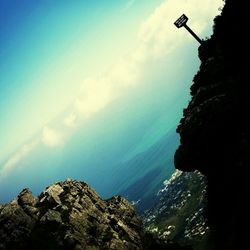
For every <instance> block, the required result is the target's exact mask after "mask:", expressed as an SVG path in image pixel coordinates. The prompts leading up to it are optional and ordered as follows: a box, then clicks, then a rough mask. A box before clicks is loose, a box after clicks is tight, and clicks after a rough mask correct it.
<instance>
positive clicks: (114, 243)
mask: <svg viewBox="0 0 250 250" xmlns="http://www.w3.org/2000/svg"><path fill="white" fill-rule="evenodd" d="M0 249H6V250H12V249H18V250H19V249H20V250H21V249H38V250H40V249H43V250H45V249H46V250H47V249H49V250H53V249H67V250H70V249H74V250H77V249H91V250H92V249H114V250H116V249H117V250H123V249H134V250H137V249H170V250H171V249H172V250H174V249H180V248H179V246H178V245H176V244H171V245H169V246H166V245H164V244H163V243H161V242H160V241H159V240H156V239H154V238H153V237H152V236H151V235H149V234H147V233H144V232H143V229H142V223H141V221H140V219H139V218H138V216H137V215H136V212H135V210H134V208H133V206H132V205H131V204H130V203H129V202H128V201H127V200H125V199H124V198H122V197H119V196H115V197H112V198H111V199H108V200H103V199H101V198H100V197H99V196H98V194H97V193H96V192H95V191H94V190H93V189H91V188H90V187H89V186H88V185H87V184H86V183H84V182H79V181H74V180H71V179H68V180H67V181H64V182H58V183H56V184H54V185H51V186H49V187H47V188H46V189H45V190H44V192H42V193H41V194H40V195H39V197H34V196H33V195H32V194H31V192H30V191H29V190H28V189H24V190H23V191H22V192H21V193H20V194H19V195H18V197H17V198H16V199H14V200H13V201H12V202H11V203H9V204H5V205H1V206H0Z"/></svg>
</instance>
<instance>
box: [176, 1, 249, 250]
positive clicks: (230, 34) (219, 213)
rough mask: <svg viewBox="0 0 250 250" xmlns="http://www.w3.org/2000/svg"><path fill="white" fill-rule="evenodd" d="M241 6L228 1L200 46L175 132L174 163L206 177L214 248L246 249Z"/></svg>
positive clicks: (245, 56) (244, 22)
mask: <svg viewBox="0 0 250 250" xmlns="http://www.w3.org/2000/svg"><path fill="white" fill-rule="evenodd" d="M248 16H249V15H248V8H247V6H246V2H244V1H236V0H227V1H226V3H225V6H224V8H223V11H222V14H221V16H219V17H217V18H216V19H215V25H214V34H213V35H212V37H211V38H210V39H209V40H207V41H205V42H204V43H203V44H202V45H201V46H200V48H199V57H200V59H201V66H200V70H199V72H198V73H197V75H196V76H195V77H194V80H193V81H194V82H193V85H192V87H191V95H192V100H191V102H190V103H189V105H188V107H187V108H186V109H185V110H184V117H183V118H182V120H181V122H180V125H179V127H178V129H177V131H178V132H179V133H180V137H181V145H180V147H179V149H178V150H177V152H176V154H175V165H176V167H177V168H178V169H181V170H184V171H193V170H195V169H198V170H199V171H201V172H202V173H204V174H205V175H206V176H207V178H208V219H209V223H210V224H211V227H212V228H213V230H214V231H213V232H214V239H215V245H216V249H241V250H242V249H248V248H249V246H248V245H249V243H248V235H249V230H247V229H246V225H249V223H250V221H249V211H250V206H249V203H248V202H247V197H249V193H250V188H249V185H248V182H249V176H248V174H246V173H247V172H248V171H247V170H248V168H249V166H250V119H249V109H250V98H249V92H248V88H249V86H248V85H249V69H248V68H249V65H250V63H249V44H248V39H246V38H245V37H244V34H243V32H244V30H248V23H249V20H248Z"/></svg>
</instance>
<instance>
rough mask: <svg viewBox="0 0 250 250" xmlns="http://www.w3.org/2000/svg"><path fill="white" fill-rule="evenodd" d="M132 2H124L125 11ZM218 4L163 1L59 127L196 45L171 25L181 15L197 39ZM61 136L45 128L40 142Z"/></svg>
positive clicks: (89, 82) (8, 166)
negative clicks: (190, 44)
mask: <svg viewBox="0 0 250 250" xmlns="http://www.w3.org/2000/svg"><path fill="white" fill-rule="evenodd" d="M134 2H135V1H133V0H132V1H128V4H127V8H130V7H131V6H132V5H133V4H134ZM222 3H223V2H222V0H204V1H201V0H166V1H164V2H163V3H162V4H161V5H160V6H159V7H158V8H156V9H155V11H154V12H153V13H152V15H151V16H150V17H149V18H148V19H147V20H146V21H145V22H144V23H143V24H142V26H141V29H140V31H139V33H138V41H137V46H136V48H135V49H134V50H133V51H132V52H131V53H130V54H129V55H128V56H127V57H126V58H124V59H123V60H121V61H120V62H117V64H116V65H114V66H113V67H112V68H111V69H110V70H109V71H108V72H107V73H106V74H105V75H103V76H100V77H93V78H89V79H85V80H84V81H83V84H82V88H81V90H80V91H79V95H78V96H77V97H76V98H75V100H74V103H73V107H74V108H73V110H72V111H71V112H70V113H69V115H68V116H66V117H65V118H64V119H63V121H62V122H63V124H64V125H65V126H67V127H69V128H75V127H77V125H78V124H77V123H78V121H80V120H81V119H82V118H89V117H90V116H91V115H93V114H95V113H97V112H99V111H101V110H102V109H104V108H105V107H107V105H109V104H110V103H111V102H112V101H114V100H115V99H117V98H119V97H120V96H121V95H122V94H123V93H124V91H126V90H127V89H128V88H132V87H134V86H136V85H139V84H143V83H144V78H143V77H144V74H145V72H146V71H147V67H148V64H149V63H151V62H152V61H156V62H158V60H160V59H161V58H166V57H167V56H171V53H173V52H174V51H175V49H179V48H180V47H181V46H183V45H184V44H185V43H188V42H196V41H194V40H193V38H192V37H191V35H190V34H188V32H187V31H186V30H185V29H179V30H178V29H177V28H176V27H175V26H174V25H173V23H174V21H175V20H176V19H177V18H178V17H179V16H180V15H182V14H183V13H185V14H186V15H187V16H188V17H189V18H190V20H189V21H188V25H190V27H191V28H192V29H193V30H194V31H195V32H196V33H197V34H198V35H200V34H203V32H204V31H205V30H206V29H207V27H209V26H212V20H213V18H214V16H216V15H217V14H218V8H219V7H220V6H221V5H222ZM65 136H66V134H65V132H64V133H61V132H59V131H57V130H55V129H52V128H50V127H48V126H45V127H44V128H43V131H42V138H41V141H42V142H43V143H44V144H45V145H46V146H49V147H57V146H62V145H63V144H64V139H65ZM37 144H38V142H33V143H30V144H25V145H24V146H23V147H22V148H21V149H20V150H19V151H17V152H16V153H15V154H14V155H13V156H12V157H11V158H10V159H9V160H8V161H7V162H6V163H5V164H4V165H3V168H2V170H1V172H0V174H1V175H3V174H4V173H7V172H9V171H11V170H12V169H13V168H14V167H15V166H16V165H17V164H18V163H20V162H21V161H22V160H23V159H24V158H26V157H27V156H28V155H29V154H30V153H31V152H32V150H33V149H34V148H35V146H36V145H37Z"/></svg>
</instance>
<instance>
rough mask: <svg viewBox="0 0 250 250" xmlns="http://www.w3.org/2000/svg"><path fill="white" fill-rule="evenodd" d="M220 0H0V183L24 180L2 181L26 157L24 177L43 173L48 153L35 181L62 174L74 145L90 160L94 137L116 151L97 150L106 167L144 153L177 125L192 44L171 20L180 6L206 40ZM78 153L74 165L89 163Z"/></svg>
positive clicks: (194, 63)
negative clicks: (44, 173)
mask: <svg viewBox="0 0 250 250" xmlns="http://www.w3.org/2000/svg"><path fill="white" fill-rule="evenodd" d="M221 5H222V1H221V0H206V1H202V2H201V1H198V0H186V1H183V0H177V1H174V0H166V1H163V0H147V1H141V0H107V1H97V0H95V1H80V0H74V1H66V0H60V1H59V0H52V1H49V0H43V1H32V0H24V1H18V0H0V119H1V122H0V180H1V182H0V188H1V189H6V188H9V185H12V188H13V190H18V189H19V188H21V187H22V186H24V185H25V186H26V185H29V182H28V181H27V180H26V179H25V178H23V176H20V178H19V180H18V181H17V182H18V183H13V184H8V185H7V184H6V183H9V180H11V179H13V176H14V175H15V173H16V171H17V169H22V171H24V172H25V171H26V169H28V168H27V162H29V169H30V168H32V169H33V170H34V169H35V170H34V171H33V170H32V171H31V172H32V173H33V175H31V176H30V178H29V179H32V178H35V176H34V172H36V173H37V174H38V176H39V173H41V172H42V171H48V170H45V169H46V168H45V167H44V163H43V162H45V160H44V156H45V155H46V154H47V153H48V152H50V153H51V154H53V157H52V158H53V159H52V158H51V161H49V160H48V159H46V165H49V166H50V169H51V168H53V171H52V172H53V174H51V175H50V178H47V177H46V175H45V176H44V177H43V178H44V182H43V183H46V181H47V182H48V181H53V180H56V179H57V178H59V176H60V177H62V178H63V177H66V172H67V171H65V175H58V174H57V173H58V172H60V173H63V172H64V170H65V168H66V167H65V163H64V162H66V161H67V160H68V161H72V155H73V154H74V151H75V150H76V148H78V147H80V145H81V147H86V151H85V152H86V153H84V152H82V153H81V154H83V155H84V154H85V156H83V158H84V157H85V158H84V159H85V160H86V159H87V158H88V159H89V158H90V159H94V158H96V157H97V155H98V153H97V152H99V151H98V150H99V149H98V150H97V147H96V146H94V145H97V144H98V142H99V141H100V140H101V141H104V142H105V143H103V149H102V150H103V152H104V151H105V150H106V149H107V147H109V148H110V149H111V148H112V149H114V150H113V151H112V150H109V151H107V152H106V151H105V152H106V153H105V154H104V155H106V158H107V159H108V160H107V162H105V160H103V165H104V166H106V165H105V164H108V162H109V163H110V162H111V160H110V159H111V158H112V159H114V162H115V160H116V161H118V160H122V159H129V158H130V157H133V156H134V155H136V154H137V153H140V152H142V151H144V150H146V149H147V148H148V147H150V146H151V145H153V144H154V143H155V142H156V141H157V140H159V139H160V138H161V136H163V135H164V134H166V133H167V132H168V130H170V129H172V128H173V127H175V126H176V125H177V124H178V120H179V118H180V116H181V113H182V108H183V107H184V106H185V105H186V103H187V101H188V100H189V85H190V83H191V81H192V77H193V75H194V73H195V72H196V71H197V69H198V66H199V60H198V59H197V47H198V44H197V42H196V41H195V40H194V39H193V38H192V37H191V36H190V35H189V34H187V32H186V31H185V30H184V29H180V30H177V29H176V28H175V27H174V25H173V22H174V21H175V19H176V18H178V17H179V16H180V15H181V14H182V13H184V12H185V13H186V14H187V15H188V16H189V17H190V20H189V24H190V26H191V27H192V28H193V29H194V30H195V31H196V32H197V33H198V34H199V35H200V36H201V37H202V38H204V37H205V36H208V35H209V34H211V30H212V19H213V17H214V16H215V15H216V14H217V13H218V8H219V7H220V6H221ZM116 118H117V119H116ZM106 119H109V120H110V121H112V123H111V122H107V120H106ZM100 123H102V124H103V126H99V125H98V124H100ZM100 130H101V132H100ZM97 135H99V137H98V136H97ZM122 135H124V136H122ZM81 136H83V137H81ZM118 148H119V149H120V151H119V152H120V153H119V154H118V153H117V155H112V152H115V149H117V150H118ZM72 152H73V153H72ZM117 152H118V151H117ZM121 152H123V153H121ZM118 155H119V157H118ZM83 158H81V159H83ZM118 158H119V159H118ZM85 160H80V161H81V162H80V163H79V162H77V163H74V164H76V165H79V164H82V165H85V164H86V162H88V163H89V164H90V165H91V164H93V165H94V163H93V162H91V161H87V160H86V161H85ZM31 162H32V164H33V165H32V166H31ZM74 164H73V165H74ZM98 166H99V165H98ZM85 168H87V167H85ZM86 171H87V170H86ZM90 171H91V170H89V172H90ZM26 173H27V172H26ZM67 173H68V172H67ZM85 175H86V173H85ZM92 175H95V173H94V172H93V173H92ZM75 177H78V178H84V177H85V176H82V175H81V171H78V172H77V174H76V176H75ZM1 183H2V184H1ZM93 185H95V183H93ZM39 188H40V187H39ZM39 188H38V189H39ZM16 192H17V191H16ZM14 193H15V192H14ZM0 200H1V197H0Z"/></svg>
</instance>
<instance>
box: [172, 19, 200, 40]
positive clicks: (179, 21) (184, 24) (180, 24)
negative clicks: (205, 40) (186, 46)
mask: <svg viewBox="0 0 250 250" xmlns="http://www.w3.org/2000/svg"><path fill="white" fill-rule="evenodd" d="M187 21H188V17H187V16H186V15H185V14H183V15H182V16H180V17H179V18H178V19H177V20H176V21H175V22H174V25H175V26H176V27H177V28H178V29H179V28H181V27H185V28H186V30H187V31H188V32H189V33H190V34H191V35H192V36H193V37H194V38H195V39H196V40H197V41H198V42H199V43H200V44H202V40H201V39H200V38H199V37H198V36H197V35H196V34H195V33H194V32H193V31H192V30H191V29H190V28H189V27H188V26H187Z"/></svg>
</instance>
